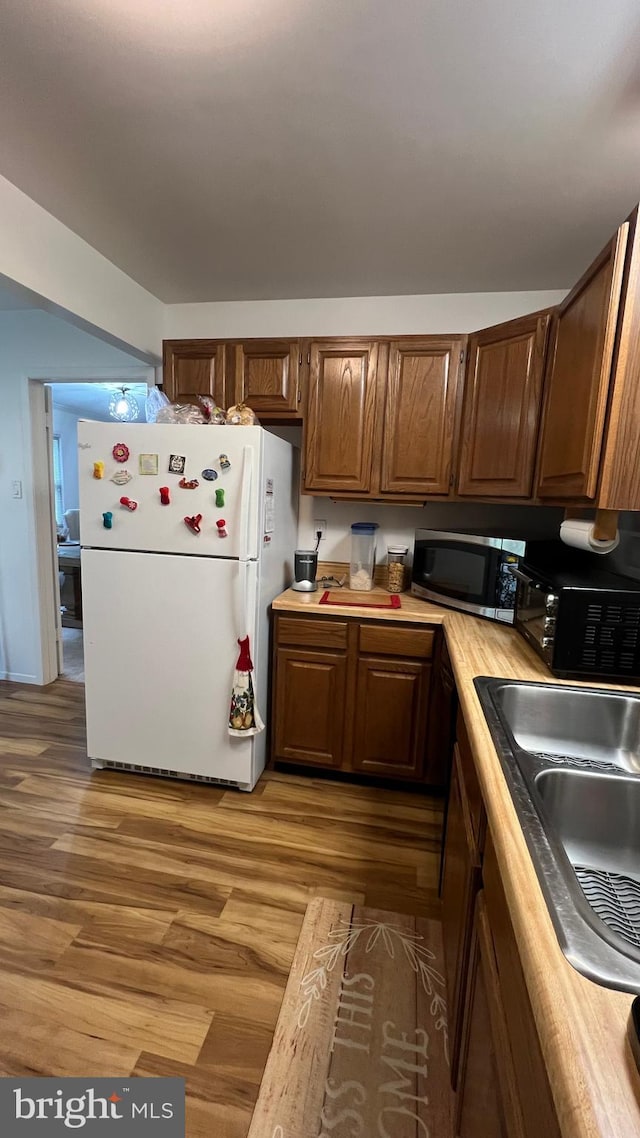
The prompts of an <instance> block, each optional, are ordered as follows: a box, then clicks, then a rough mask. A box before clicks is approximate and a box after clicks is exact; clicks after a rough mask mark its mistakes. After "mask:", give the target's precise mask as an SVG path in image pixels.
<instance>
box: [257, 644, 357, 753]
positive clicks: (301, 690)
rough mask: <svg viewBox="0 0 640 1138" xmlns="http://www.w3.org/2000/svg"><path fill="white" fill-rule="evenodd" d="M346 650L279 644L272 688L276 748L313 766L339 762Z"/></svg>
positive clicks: (342, 729) (277, 751)
mask: <svg viewBox="0 0 640 1138" xmlns="http://www.w3.org/2000/svg"><path fill="white" fill-rule="evenodd" d="M346 664H347V660H346V656H345V654H344V653H342V654H340V653H339V652H320V651H309V652H306V651H303V650H302V649H300V648H282V649H280V651H279V652H278V665H277V674H276V688H275V739H274V743H275V753H276V755H277V756H278V758H281V759H285V760H286V759H288V760H289V761H291V762H295V763H309V764H311V765H313V766H321V767H340V766H341V765H342V756H343V735H344V710H345V701H346Z"/></svg>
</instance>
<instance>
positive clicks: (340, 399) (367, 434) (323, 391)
mask: <svg viewBox="0 0 640 1138" xmlns="http://www.w3.org/2000/svg"><path fill="white" fill-rule="evenodd" d="M378 351H379V346H378V344H377V343H375V342H374V341H366V342H365V341H362V340H353V341H350V342H345V341H338V340H336V341H332V342H322V343H313V344H311V349H310V360H311V362H310V371H309V399H308V404H307V414H306V420H305V445H304V450H305V464H304V488H305V490H316V491H318V490H323V491H325V492H327V493H331V491H335V492H338V493H339V492H354V491H356V492H362V493H366V492H368V491H369V490H370V489H371V484H372V471H371V465H372V457H373V438H374V430H375V408H376V379H377V366H378Z"/></svg>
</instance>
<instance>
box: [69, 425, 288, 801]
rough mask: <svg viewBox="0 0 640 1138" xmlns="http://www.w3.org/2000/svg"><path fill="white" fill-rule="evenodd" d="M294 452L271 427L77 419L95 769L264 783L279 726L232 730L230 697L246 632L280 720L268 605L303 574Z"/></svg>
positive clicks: (260, 703)
mask: <svg viewBox="0 0 640 1138" xmlns="http://www.w3.org/2000/svg"><path fill="white" fill-rule="evenodd" d="M293 453H294V451H293V447H292V446H291V445H290V444H289V443H287V442H284V441H283V440H282V439H279V438H277V437H276V436H275V435H271V434H269V432H267V431H265V430H263V429H262V428H261V427H232V426H223V427H218V426H215V427H214V426H194V425H184V426H183V425H175V426H172V425H162V426H160V425H153V424H147V423H127V424H118V423H94V422H88V421H83V420H81V421H80V422H79V423H78V463H79V484H80V544H81V546H82V551H81V567H82V594H83V625H84V652H85V685H86V705H87V749H88V754H89V757H90V758H91V760H92V762H93V765H94V766H98V767H102V766H107V767H115V768H117V769H119V770H123V769H124V770H134V771H146V772H149V773H153V774H158V775H165V776H173V777H178V778H197V779H201V780H207V781H211V782H215V783H222V784H225V785H233V786H238V787H239V788H240V789H242V790H252V789H253V787H254V786H255V784H256V782H257V780H258V778H259V776H260V773H261V771H262V770H263V769H264V765H265V749H266V735H267V731H266V730H265V731H262V732H261V733H260V734H257V735H253V736H250V737H241V738H238V737H235V738H234V737H232V736H231V735H230V734H229V731H228V721H229V707H230V699H231V691H232V686H233V679H234V667H235V663H236V660H237V656H238V644H237V641H238V639H241V638H243V637H244V636H247V635H248V636H249V637H250V642H251V655H252V660H253V665H254V672H253V677H252V678H253V684H254V691H255V698H256V705H257V707H258V709H259V711H260V712H261V714H262V718H263V719H264V720H265V722H266V721H267V714H268V711H269V708H268V706H267V692H268V682H267V681H268V670H269V606H270V603H271V601H272V600H273V598H274V597H275V596H276V595H277V594H278V593H279V592H281V591H282V590H283V589H284V588H285V587H286V586H287V585H288V584H289V583H290V581H291V579H292V577H293V551H294V548H295V544H296V531H297V493H296V490H295V486H294V478H293ZM194 483H197V485H194ZM190 484H191V485H190ZM220 491H221V492H222V493H220ZM121 498H124V499H126V500H127V501H126V502H125V503H124V504H122V503H121ZM134 503H135V507H134V505H133V504H134ZM198 515H201V518H200V520H199V521H197V520H196V522H195V523H191V524H187V523H186V522H185V520H184V519H185V518H190V519H193V518H195V519H197V518H198ZM222 523H223V524H222ZM198 531H199V532H198Z"/></svg>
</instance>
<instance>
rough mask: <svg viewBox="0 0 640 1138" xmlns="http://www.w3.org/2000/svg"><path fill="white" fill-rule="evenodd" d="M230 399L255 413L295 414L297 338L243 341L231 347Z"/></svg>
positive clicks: (264, 415) (298, 359)
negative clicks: (233, 385)
mask: <svg viewBox="0 0 640 1138" xmlns="http://www.w3.org/2000/svg"><path fill="white" fill-rule="evenodd" d="M232 350H233V359H234V367H233V374H234V383H235V392H234V401H235V402H236V403H247V404H248V405H249V407H252V408H253V410H254V411H255V412H256V414H257V415H258V416H260V417H261V418H267V417H269V416H273V417H278V416H285V417H288V418H291V417H298V416H299V414H300V411H299V403H300V400H301V393H300V384H299V377H300V367H301V364H302V357H301V355H300V344H299V342H298V340H247V341H245V342H244V343H241V344H235V345H234V347H233V349H232Z"/></svg>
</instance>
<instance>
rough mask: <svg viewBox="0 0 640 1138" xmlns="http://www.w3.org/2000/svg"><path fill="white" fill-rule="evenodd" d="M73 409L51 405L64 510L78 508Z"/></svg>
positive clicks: (76, 454)
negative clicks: (58, 444) (57, 440)
mask: <svg viewBox="0 0 640 1138" xmlns="http://www.w3.org/2000/svg"><path fill="white" fill-rule="evenodd" d="M79 418H80V416H79V415H76V414H75V412H74V411H63V410H62V408H61V407H56V405H55V403H54V405H53V430H54V433H55V434H56V435H59V436H60V457H61V459H62V489H63V498H64V508H65V510H77V509H78V504H79V501H78V495H79V490H78V419H79Z"/></svg>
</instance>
